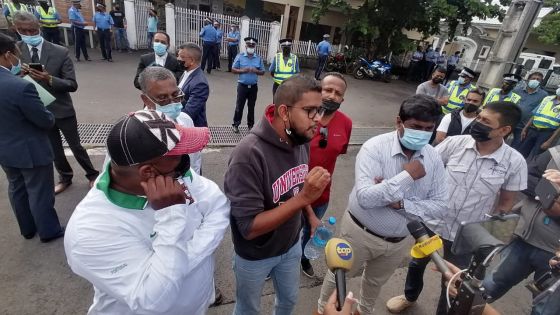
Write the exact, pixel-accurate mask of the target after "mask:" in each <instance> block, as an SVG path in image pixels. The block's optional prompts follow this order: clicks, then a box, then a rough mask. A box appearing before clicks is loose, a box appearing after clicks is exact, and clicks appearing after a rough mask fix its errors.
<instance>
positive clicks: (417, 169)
mask: <svg viewBox="0 0 560 315" xmlns="http://www.w3.org/2000/svg"><path fill="white" fill-rule="evenodd" d="M403 168H404V170H405V171H407V172H408V174H410V177H412V179H414V180H417V179H420V178H422V177H424V176H426V170H425V169H424V165H422V162H420V161H419V160H414V161H412V162H410V163H406V164H405V165H403Z"/></svg>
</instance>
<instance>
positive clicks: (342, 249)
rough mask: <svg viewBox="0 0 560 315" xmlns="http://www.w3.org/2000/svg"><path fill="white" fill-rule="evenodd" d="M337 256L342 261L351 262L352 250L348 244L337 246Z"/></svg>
mask: <svg viewBox="0 0 560 315" xmlns="http://www.w3.org/2000/svg"><path fill="white" fill-rule="evenodd" d="M336 254H337V255H338V257H340V259H343V260H350V259H351V258H352V248H350V246H349V245H348V244H346V243H338V244H336Z"/></svg>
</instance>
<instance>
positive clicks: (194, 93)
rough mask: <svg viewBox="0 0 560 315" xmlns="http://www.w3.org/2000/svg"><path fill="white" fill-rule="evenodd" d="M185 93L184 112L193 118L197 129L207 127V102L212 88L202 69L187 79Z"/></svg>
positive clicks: (184, 87)
mask: <svg viewBox="0 0 560 315" xmlns="http://www.w3.org/2000/svg"><path fill="white" fill-rule="evenodd" d="M179 82H181V80H179ZM183 93H185V99H184V100H183V112H185V113H187V114H188V115H189V116H190V117H191V118H192V120H193V122H194V126H195V127H207V126H208V122H207V121H206V101H207V100H208V95H209V94H210V88H209V87H208V80H206V77H205V76H204V72H202V70H201V69H200V67H199V68H197V69H196V70H194V71H193V73H191V74H190V75H189V77H188V78H187V81H186V82H185V85H183Z"/></svg>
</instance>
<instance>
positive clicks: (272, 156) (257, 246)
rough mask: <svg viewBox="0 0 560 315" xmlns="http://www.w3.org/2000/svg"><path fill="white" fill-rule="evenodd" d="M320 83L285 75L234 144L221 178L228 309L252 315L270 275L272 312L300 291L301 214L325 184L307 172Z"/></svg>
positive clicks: (322, 175)
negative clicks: (228, 241) (226, 213)
mask: <svg viewBox="0 0 560 315" xmlns="http://www.w3.org/2000/svg"><path fill="white" fill-rule="evenodd" d="M320 112H321V86H320V85H319V84H318V83H317V82H316V81H315V80H313V79H310V78H307V77H304V76H300V75H297V76H294V77H291V78H289V79H287V80H285V81H284V82H283V83H282V84H281V85H280V87H279V88H278V90H277V91H276V94H275V96H274V105H270V106H268V107H267V108H266V110H265V114H264V117H263V118H262V119H261V120H260V121H259V122H258V123H257V125H255V127H254V128H253V129H252V130H251V132H250V133H249V134H248V135H247V136H246V137H244V138H243V139H242V140H241V142H240V143H239V144H238V145H237V147H236V148H235V149H234V151H233V153H232V155H231V157H230V160H229V165H228V170H227V172H226V174H225V179H224V190H225V193H226V196H227V197H228V198H229V200H230V201H231V217H230V220H231V230H232V238H233V245H234V249H235V256H234V264H233V265H234V266H233V270H234V273H235V278H236V304H235V309H234V311H233V314H234V315H256V314H259V311H260V302H261V301H260V297H261V293H262V289H263V286H264V283H265V279H266V277H267V275H268V274H270V275H271V277H272V280H273V281H274V288H275V290H276V303H275V314H292V313H293V309H294V306H295V304H296V302H297V296H298V290H299V275H300V273H299V272H300V271H299V265H300V258H301V252H302V250H301V243H300V242H301V241H300V232H301V222H302V215H303V214H305V215H306V217H307V219H308V220H310V221H311V222H312V232H313V229H314V227H316V226H317V225H318V224H319V223H320V222H319V220H318V219H317V217H315V215H314V214H313V210H312V209H311V207H310V204H312V203H313V202H314V201H315V200H316V199H317V198H319V197H320V196H321V194H322V193H323V190H324V189H325V187H326V186H327V184H328V183H329V182H330V179H331V177H330V174H329V172H328V171H327V170H325V169H324V168H322V167H315V168H313V169H312V170H310V171H309V172H308V168H309V167H308V162H309V145H308V144H307V143H308V142H309V141H310V140H311V139H312V138H313V135H314V134H315V132H316V128H317V122H318V121H319V119H320V118H321V116H322V115H321V114H320Z"/></svg>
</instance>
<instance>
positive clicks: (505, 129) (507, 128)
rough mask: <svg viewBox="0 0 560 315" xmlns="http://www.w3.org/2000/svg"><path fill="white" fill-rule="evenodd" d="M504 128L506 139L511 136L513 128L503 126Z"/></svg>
mask: <svg viewBox="0 0 560 315" xmlns="http://www.w3.org/2000/svg"><path fill="white" fill-rule="evenodd" d="M502 128H503V131H504V137H505V136H507V135H509V134H510V132H511V130H512V128H511V126H503V127H502Z"/></svg>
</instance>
